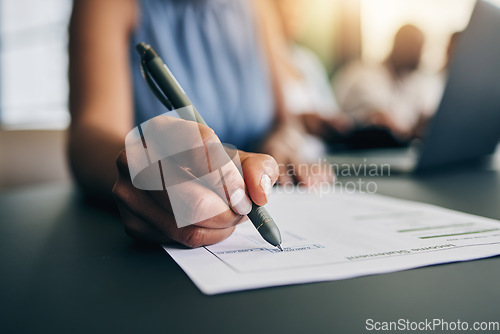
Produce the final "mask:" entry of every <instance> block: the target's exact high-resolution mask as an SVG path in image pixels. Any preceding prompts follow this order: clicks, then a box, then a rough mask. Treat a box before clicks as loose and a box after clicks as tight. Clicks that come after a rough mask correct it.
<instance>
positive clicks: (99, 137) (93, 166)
mask: <svg viewBox="0 0 500 334" xmlns="http://www.w3.org/2000/svg"><path fill="white" fill-rule="evenodd" d="M68 144H69V145H68V149H69V162H70V167H71V170H72V172H73V175H74V178H75V180H76V181H77V183H78V184H79V185H80V187H81V188H82V190H83V191H84V192H85V193H86V194H87V195H89V196H92V197H96V198H102V199H111V190H112V188H113V185H114V183H115V181H116V178H117V175H118V172H117V168H116V162H115V159H116V156H117V155H118V153H119V152H120V150H122V149H123V148H124V146H125V138H124V136H123V135H121V134H118V133H116V132H111V131H109V130H108V129H106V128H103V127H102V126H98V125H95V124H91V123H81V122H80V123H78V124H75V125H72V127H71V131H70V135H69V143H68Z"/></svg>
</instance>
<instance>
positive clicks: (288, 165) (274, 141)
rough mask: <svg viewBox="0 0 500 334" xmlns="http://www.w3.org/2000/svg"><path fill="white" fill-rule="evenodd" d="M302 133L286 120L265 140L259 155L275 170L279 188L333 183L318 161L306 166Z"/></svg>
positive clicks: (297, 125) (328, 170) (295, 121)
mask: <svg viewBox="0 0 500 334" xmlns="http://www.w3.org/2000/svg"><path fill="white" fill-rule="evenodd" d="M304 135H305V130H304V128H303V126H302V124H301V123H300V122H299V120H298V119H293V118H292V119H290V120H289V121H288V122H287V123H285V124H282V125H279V126H277V127H276V129H275V130H274V131H273V132H272V133H271V134H270V135H269V136H268V137H267V138H266V140H265V141H264V143H263V145H262V146H261V147H260V151H261V152H263V153H266V154H269V155H271V156H272V157H273V158H274V159H276V162H277V163H278V166H279V178H278V183H279V184H280V185H288V184H297V185H299V186H305V187H314V186H316V185H318V184H320V183H324V182H328V183H330V182H333V181H334V180H335V172H334V171H333V169H332V168H330V166H329V165H327V164H324V163H321V162H320V161H318V162H317V163H315V164H311V163H306V162H304V161H303V159H302V157H301V150H303V149H307V147H304Z"/></svg>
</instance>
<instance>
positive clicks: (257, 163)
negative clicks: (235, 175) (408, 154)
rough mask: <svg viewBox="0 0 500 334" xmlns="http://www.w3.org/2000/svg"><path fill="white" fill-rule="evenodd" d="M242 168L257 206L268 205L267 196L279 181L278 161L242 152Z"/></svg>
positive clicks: (269, 157) (264, 155) (262, 155)
mask: <svg viewBox="0 0 500 334" xmlns="http://www.w3.org/2000/svg"><path fill="white" fill-rule="evenodd" d="M240 157H241V166H242V170H243V176H244V178H245V184H246V186H247V189H248V193H249V195H250V197H251V198H252V200H253V202H254V203H255V204H257V205H264V204H266V203H267V200H268V198H267V195H268V194H269V192H270V191H271V189H272V187H273V185H274V184H275V183H276V181H277V180H278V176H279V169H278V164H277V163H276V160H274V159H273V157H271V156H270V155H266V154H252V153H246V152H241V151H240Z"/></svg>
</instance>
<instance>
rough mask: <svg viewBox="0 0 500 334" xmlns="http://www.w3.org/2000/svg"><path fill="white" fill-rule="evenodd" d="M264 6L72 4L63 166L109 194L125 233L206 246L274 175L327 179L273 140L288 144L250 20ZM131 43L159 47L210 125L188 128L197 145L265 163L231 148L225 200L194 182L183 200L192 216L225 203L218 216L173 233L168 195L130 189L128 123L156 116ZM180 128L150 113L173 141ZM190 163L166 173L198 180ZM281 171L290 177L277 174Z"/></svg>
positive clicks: (307, 181) (192, 1)
mask: <svg viewBox="0 0 500 334" xmlns="http://www.w3.org/2000/svg"><path fill="white" fill-rule="evenodd" d="M254 6H255V7H254ZM267 7H269V2H268V1H247V0H231V1H197V0H184V1H179V0H143V1H140V0H107V1H99V0H75V1H74V7H73V13H72V18H71V24H70V44H69V54H70V73H69V74H70V75H69V77H70V111H71V116H72V123H71V126H70V134H69V159H70V164H71V168H72V171H73V174H74V177H75V179H76V181H77V182H78V184H79V185H80V186H81V188H82V189H83V190H84V191H85V192H86V193H87V194H89V195H90V196H94V197H96V198H102V199H106V198H110V197H111V194H112V191H111V190H112V189H113V195H114V198H115V200H116V203H117V205H118V208H119V210H120V214H121V216H122V221H123V224H124V227H125V230H126V231H127V233H128V234H129V235H131V236H132V237H134V238H137V239H140V240H144V241H151V242H159V243H165V242H171V241H176V242H179V243H182V244H184V245H187V246H190V247H197V246H202V245H207V244H213V243H216V242H219V241H221V240H223V239H225V238H226V237H228V236H229V235H230V234H231V233H232V231H233V230H234V228H235V225H236V224H237V223H239V222H240V221H241V220H242V219H243V217H244V216H245V215H246V214H247V213H248V212H249V211H250V208H251V201H250V199H251V200H252V201H253V202H255V203H256V204H258V205H264V204H266V202H267V201H268V197H267V196H268V193H269V190H270V188H271V187H272V185H273V184H274V183H275V182H276V181H277V180H278V178H280V179H282V181H283V182H285V181H292V180H295V181H299V182H302V184H304V185H312V184H315V183H317V182H320V181H325V180H326V176H325V175H323V174H315V175H305V174H307V170H306V171H305V172H304V169H297V170H295V169H294V167H295V166H296V165H298V164H300V163H301V160H300V158H299V157H297V156H296V155H295V153H296V152H295V151H293V150H286V149H284V148H283V147H282V143H287V144H288V145H293V144H292V143H288V142H287V140H288V139H287V137H286V134H287V133H288V132H289V131H290V130H289V129H290V128H291V127H292V126H293V124H292V123H290V122H288V121H287V115H286V114H284V113H280V112H279V108H278V107H277V104H278V102H277V101H278V99H277V98H276V96H275V93H273V92H276V91H280V88H279V87H277V84H278V83H279V82H278V81H276V80H274V79H273V78H275V77H276V75H275V74H274V73H275V72H274V68H273V64H274V63H273V61H271V56H270V52H269V50H268V48H267V47H266V45H268V44H267V43H264V39H266V38H267V37H265V36H266V31H265V27H266V26H267V25H266V23H265V22H264V21H261V20H260V17H258V16H257V15H256V13H257V12H265V11H266V8H267ZM142 41H144V42H146V43H148V44H151V45H152V46H153V48H155V50H156V51H158V53H159V54H160V55H161V56H162V58H163V60H164V61H165V62H166V64H167V65H168V66H169V68H170V69H171V70H172V72H173V73H174V75H175V76H176V78H177V79H178V81H179V82H180V84H181V86H182V87H183V88H184V89H185V91H186V93H187V95H188V96H189V97H190V98H191V100H192V101H193V103H194V105H196V107H197V109H198V110H199V111H200V113H201V114H202V115H203V117H204V118H205V120H206V121H207V123H208V124H209V126H210V127H208V126H202V125H200V126H199V127H198V131H199V135H200V136H201V138H202V140H203V144H204V145H205V146H207V144H208V143H220V141H223V142H228V143H231V144H234V145H236V146H238V147H239V148H243V149H246V150H249V151H256V152H265V153H268V154H271V155H272V156H274V157H275V158H276V159H273V157H272V156H270V155H265V154H255V153H247V152H243V151H239V157H240V160H241V169H242V174H243V175H240V174H239V173H234V169H232V170H231V173H229V174H228V175H226V181H227V184H228V187H227V189H226V188H224V191H223V192H222V195H225V196H227V197H228V203H227V204H226V203H224V202H221V196H220V195H221V194H219V193H216V192H214V191H212V190H210V189H209V188H208V187H202V186H197V188H196V189H193V191H192V192H190V193H188V194H187V198H186V199H185V201H187V203H184V204H186V205H190V206H191V207H192V211H193V214H194V215H197V214H198V213H200V216H203V211H204V210H210V209H212V208H213V207H218V209H221V207H222V206H223V205H226V206H225V209H224V210H223V212H222V213H221V214H218V215H217V216H214V217H212V218H209V219H206V220H204V221H201V222H200V223H199V224H195V225H189V226H186V227H182V228H177V226H176V221H175V217H174V215H173V212H172V205H171V199H170V198H169V197H168V195H167V193H166V192H165V191H146V190H140V189H137V188H135V187H134V186H133V184H132V181H131V177H130V172H129V168H128V164H129V161H128V160H127V155H126V152H125V150H124V140H125V136H126V135H127V133H128V132H129V131H130V130H132V128H133V127H134V126H135V125H137V124H140V123H142V122H144V121H146V120H149V119H151V118H153V117H155V116H157V115H160V114H163V113H164V112H165V110H164V107H163V105H162V104H161V103H159V102H158V101H157V99H156V98H155V96H154V95H153V94H152V93H151V91H150V90H149V88H148V87H147V85H146V83H145V82H144V80H143V78H142V77H141V73H140V69H139V56H138V54H137V52H136V50H135V45H136V44H137V43H139V42H142ZM188 123H190V122H188V121H184V120H179V119H175V118H171V117H164V116H163V117H161V118H155V126H156V127H157V131H158V132H160V133H163V138H162V139H163V140H165V142H169V141H172V142H175V141H176V140H177V141H182V140H184V138H179V137H177V136H176V132H178V130H179V129H183V128H187V127H188V125H189V124H188ZM134 124H135V125H134ZM162 129H163V130H162ZM215 133H217V135H215ZM159 145H160V146H161V143H159ZM276 160H277V161H278V163H279V166H280V167H281V166H284V167H282V170H279V169H278V163H277V162H276ZM190 162H191V165H185V166H177V167H178V168H177V169H175V171H176V172H178V174H179V175H187V174H189V175H190V176H191V177H196V176H198V175H197V174H196V173H197V170H199V169H202V168H201V167H202V166H199V164H200V162H198V161H197V160H196V159H193V160H192V161H190ZM116 166H118V170H117V168H116ZM289 169H291V170H292V172H293V173H292V174H290V173H288V174H287V173H285V172H289ZM280 173H281V175H280ZM169 177H175V176H170V175H169ZM168 181H169V180H165V182H168ZM224 192H225V194H224Z"/></svg>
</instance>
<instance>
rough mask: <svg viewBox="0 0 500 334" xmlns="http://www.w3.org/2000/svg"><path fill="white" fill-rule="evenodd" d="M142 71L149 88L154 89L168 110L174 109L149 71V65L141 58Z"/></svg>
mask: <svg viewBox="0 0 500 334" xmlns="http://www.w3.org/2000/svg"><path fill="white" fill-rule="evenodd" d="M141 73H142V76H143V77H144V80H146V83H147V84H148V86H149V88H151V90H152V91H153V93H154V94H155V96H156V97H157V98H158V100H160V102H161V103H162V104H163V105H164V106H165V107H166V108H167V109H168V110H173V109H174V108H173V106H172V104H171V103H170V101H169V100H168V98H167V97H166V96H165V95H164V94H163V92H162V91H161V90H160V89H159V88H158V85H157V84H156V82H155V81H154V79H153V77H152V76H151V74H150V73H149V71H148V69H147V66H146V64H145V61H144V60H142V59H141Z"/></svg>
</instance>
